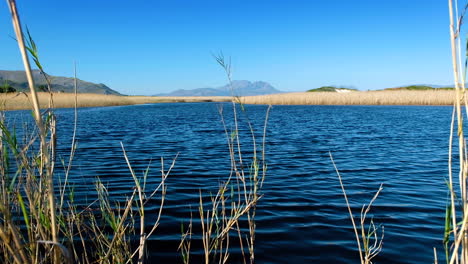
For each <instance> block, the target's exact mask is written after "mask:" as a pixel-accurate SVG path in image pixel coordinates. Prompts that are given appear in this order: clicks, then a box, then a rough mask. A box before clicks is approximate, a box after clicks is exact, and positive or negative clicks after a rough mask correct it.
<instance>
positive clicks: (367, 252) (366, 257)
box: [329, 152, 384, 264]
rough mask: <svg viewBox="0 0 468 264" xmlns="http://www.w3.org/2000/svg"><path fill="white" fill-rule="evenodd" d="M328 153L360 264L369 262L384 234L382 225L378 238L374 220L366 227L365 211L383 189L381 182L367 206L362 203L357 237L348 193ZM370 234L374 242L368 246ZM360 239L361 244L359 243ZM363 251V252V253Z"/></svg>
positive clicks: (379, 248) (368, 209) (379, 247)
mask: <svg viewBox="0 0 468 264" xmlns="http://www.w3.org/2000/svg"><path fill="white" fill-rule="evenodd" d="M329 155H330V159H331V162H332V164H333V167H334V168H335V172H336V174H337V176H338V180H339V182H340V187H341V190H342V192H343V196H344V198H345V201H346V207H347V209H348V214H349V217H350V219H351V223H352V225H353V231H354V236H355V238H356V242H357V246H358V250H359V258H360V261H361V264H371V263H372V258H374V257H375V256H377V255H378V254H379V253H380V251H381V250H382V245H383V238H384V235H383V234H384V233H383V232H384V231H383V227H382V235H381V237H380V238H379V236H378V234H377V229H378V228H377V227H375V225H374V222H373V221H372V220H371V222H370V227H369V229H366V227H365V222H366V217H367V213H369V211H370V208H371V207H372V204H373V203H374V201H375V200H376V199H377V197H378V196H379V194H380V192H381V191H382V189H383V187H382V186H383V184H381V185H380V187H379V189H378V190H377V192H376V193H375V195H374V196H373V197H372V199H371V201H370V202H369V204H368V205H367V206H366V205H363V207H362V209H361V217H360V224H361V225H360V229H361V237H359V231H358V227H357V225H356V222H355V221H354V216H353V212H352V210H351V205H350V204H349V200H348V195H347V194H346V190H345V187H344V184H343V180H342V178H341V174H340V172H339V171H338V167H337V166H336V163H335V161H334V159H333V156H332V154H331V152H329ZM371 236H373V237H374V244H373V245H372V246H370V247H369V240H370V237H371ZM361 240H362V245H361ZM363 252H364V254H363Z"/></svg>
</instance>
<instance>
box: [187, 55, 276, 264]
mask: <svg viewBox="0 0 468 264" xmlns="http://www.w3.org/2000/svg"><path fill="white" fill-rule="evenodd" d="M215 59H216V61H217V62H218V64H219V65H220V66H221V67H222V68H223V70H224V72H225V73H226V76H227V79H228V81H229V85H230V88H231V93H232V94H233V97H232V98H233V99H232V104H231V106H232V111H229V112H232V123H231V124H228V122H227V121H226V119H225V118H224V117H225V116H224V115H225V113H224V111H223V106H222V105H221V106H220V108H219V111H220V116H221V117H222V123H223V126H224V132H225V135H226V139H227V143H228V149H229V156H230V159H231V170H230V173H229V175H228V176H227V178H226V180H225V181H224V182H223V183H220V186H219V189H218V191H217V193H216V194H215V195H212V196H211V197H210V202H208V203H206V202H205V201H204V199H203V195H202V193H201V192H200V205H199V215H200V224H201V229H202V234H201V236H202V244H203V252H204V262H205V264H208V263H216V262H217V263H230V261H231V255H232V252H231V251H232V249H231V247H232V245H233V244H238V245H239V248H240V251H241V254H242V258H241V259H242V262H243V263H251V264H253V263H255V232H256V224H255V215H256V206H257V203H258V201H259V200H260V198H261V197H262V194H261V189H262V186H263V182H264V180H265V177H266V170H267V166H266V162H265V136H266V126H267V123H268V122H267V121H268V114H269V111H270V108H268V110H267V111H266V116H265V124H264V128H263V141H262V144H261V147H258V146H257V143H256V137H255V131H254V128H253V126H252V124H251V123H250V121H249V118H248V116H247V113H246V111H245V108H244V105H243V104H241V103H240V104H239V98H238V97H235V96H234V91H233V88H232V79H231V64H230V61H228V60H226V59H225V57H224V56H223V55H222V54H220V55H218V56H215ZM239 108H240V109H239ZM241 116H242V117H243V118H241ZM241 120H243V122H245V124H246V125H247V126H248V127H249V131H250V135H248V136H250V137H251V139H252V149H251V152H252V155H251V156H246V155H245V153H244V149H243V148H242V147H241V135H240V132H239V126H240V125H241ZM205 204H207V205H205ZM243 230H247V231H243ZM191 232H192V223H190V225H189V227H188V231H187V232H183V234H182V241H181V243H180V246H179V249H181V253H182V257H183V260H184V263H188V261H189V256H190V237H189V235H191Z"/></svg>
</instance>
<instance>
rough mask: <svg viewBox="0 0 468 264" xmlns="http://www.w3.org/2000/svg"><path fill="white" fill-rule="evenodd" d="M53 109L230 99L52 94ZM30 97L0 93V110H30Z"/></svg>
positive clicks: (42, 100)
mask: <svg viewBox="0 0 468 264" xmlns="http://www.w3.org/2000/svg"><path fill="white" fill-rule="evenodd" d="M37 97H38V101H39V106H40V107H41V108H47V107H48V106H49V98H50V93H47V92H39V93H37ZM53 98H54V101H53V102H54V107H55V108H73V107H75V100H77V107H95V106H119V105H136V104H150V103H176V102H228V101H231V98H230V97H225V96H212V97H205V96H193V97H159V96H119V95H104V94H86V93H78V94H77V95H76V96H75V94H73V93H53ZM31 100H32V96H31V94H30V93H0V106H1V107H2V110H24V109H30V108H31Z"/></svg>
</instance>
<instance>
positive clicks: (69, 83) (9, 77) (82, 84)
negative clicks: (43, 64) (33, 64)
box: [0, 70, 120, 95]
mask: <svg viewBox="0 0 468 264" xmlns="http://www.w3.org/2000/svg"><path fill="white" fill-rule="evenodd" d="M50 77H51V79H52V91H53V92H64V93H73V92H74V89H75V88H74V79H73V78H68V77H61V76H52V75H50ZM33 78H34V82H35V84H36V85H37V86H38V87H39V86H41V85H46V81H45V79H44V77H43V76H42V75H41V73H40V71H39V70H33ZM5 82H7V83H8V85H10V86H11V87H13V88H15V89H16V91H19V92H25V91H29V86H28V81H27V79H26V74H25V73H24V71H3V70H0V85H3V84H4V83H5ZM77 84H78V93H96V94H114V95H120V93H119V92H117V91H114V90H112V89H111V88H109V87H107V86H106V85H105V84H102V83H98V84H96V83H92V82H86V81H83V80H80V79H78V80H77Z"/></svg>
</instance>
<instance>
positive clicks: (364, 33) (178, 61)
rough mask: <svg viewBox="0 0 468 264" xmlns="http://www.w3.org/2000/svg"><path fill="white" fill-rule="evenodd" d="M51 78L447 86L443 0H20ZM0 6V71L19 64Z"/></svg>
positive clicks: (168, 84)
mask: <svg viewBox="0 0 468 264" xmlns="http://www.w3.org/2000/svg"><path fill="white" fill-rule="evenodd" d="M18 8H19V12H20V15H21V19H22V23H23V25H27V26H28V27H29V29H30V31H31V34H32V35H33V37H34V39H35V41H36V43H37V45H38V47H39V54H40V57H41V60H42V63H43V65H45V69H46V71H47V72H48V73H49V74H52V75H60V76H72V75H73V62H74V61H76V62H77V66H78V77H79V78H80V79H83V80H87V81H92V82H96V83H105V84H106V85H108V86H109V87H111V88H113V89H115V90H117V91H119V92H122V93H124V94H143V95H151V94H156V93H161V92H167V91H172V90H176V89H193V88H200V87H217V86H221V85H224V84H225V83H226V76H225V75H224V73H223V71H222V69H221V68H220V67H219V66H218V65H217V64H216V62H215V60H214V59H213V57H212V54H213V53H215V54H216V53H219V52H220V51H222V52H223V53H224V54H225V55H226V56H230V57H231V58H232V67H233V78H234V79H241V80H250V81H258V80H261V81H266V82H269V83H270V84H272V85H273V86H274V87H276V88H278V89H280V90H284V91H304V90H307V89H311V88H317V87H320V86H323V85H338V86H346V87H354V88H357V89H360V90H369V89H370V90H374V89H382V88H388V87H395V86H401V85H408V84H436V85H447V84H450V83H452V82H453V81H452V77H453V76H452V73H451V64H450V63H451V61H450V43H449V31H448V29H449V28H448V22H449V21H448V8H447V1H443V0H405V1H403V0H377V1H376V0H372V1H371V0H354V1H350V0H326V1H322V0H304V1H302V0H288V1H286V0H264V1H260V0H217V1H208V0H207V1H204V0H198V1H194V0H165V1H118V0H114V1H107V0H102V1H97V0H94V1H92V0H80V1H63V0H61V1H58V0H47V1H37V0H23V1H21V0H19V1H18ZM13 35H14V33H13V29H12V26H11V20H10V17H9V10H8V7H7V5H6V2H5V1H0V69H5V70H19V69H23V68H22V64H21V60H20V56H19V52H18V50H17V46H16V43H15V41H14V40H12V38H11V36H13Z"/></svg>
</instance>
